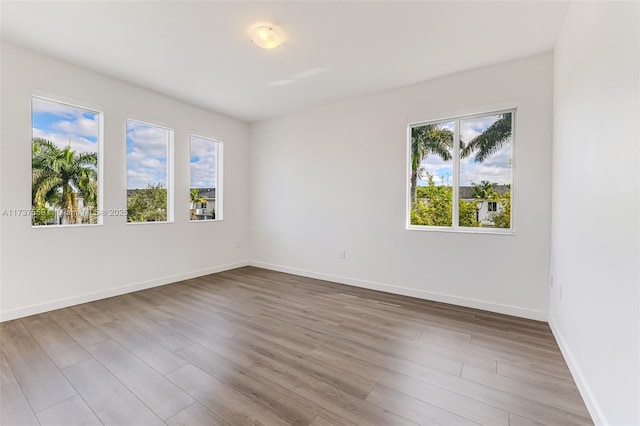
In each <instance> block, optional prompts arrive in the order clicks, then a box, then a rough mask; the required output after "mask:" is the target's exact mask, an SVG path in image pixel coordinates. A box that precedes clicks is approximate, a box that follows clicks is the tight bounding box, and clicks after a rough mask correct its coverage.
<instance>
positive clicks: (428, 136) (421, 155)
mask: <svg viewBox="0 0 640 426" xmlns="http://www.w3.org/2000/svg"><path fill="white" fill-rule="evenodd" d="M452 148H453V132H452V131H451V130H449V129H445V128H443V127H442V126H441V125H440V124H437V123H436V124H426V125H424V126H420V127H412V128H411V204H412V205H413V203H414V202H415V201H416V191H417V183H418V172H419V169H420V162H422V160H424V159H425V158H427V156H428V155H429V154H434V155H437V156H439V157H440V158H442V160H444V161H449V160H451V149H452Z"/></svg>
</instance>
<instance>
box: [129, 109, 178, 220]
mask: <svg viewBox="0 0 640 426" xmlns="http://www.w3.org/2000/svg"><path fill="white" fill-rule="evenodd" d="M172 140H173V130H171V129H169V128H166V127H161V126H156V125H154V124H149V123H143V122H140V121H136V120H131V119H127V222H130V223H140V222H170V221H172V217H171V208H170V207H171V206H170V202H169V201H170V195H171V194H170V190H171V188H170V185H169V166H170V163H169V162H170V158H169V153H170V150H171V143H172Z"/></svg>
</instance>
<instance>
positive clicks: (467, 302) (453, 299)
mask: <svg viewBox="0 0 640 426" xmlns="http://www.w3.org/2000/svg"><path fill="white" fill-rule="evenodd" d="M249 265H250V266H255V267H256V268H264V269H270V270H273V271H278V272H286V273H288V274H293V275H300V276H303V277H309V278H316V279H320V280H325V281H333V282H336V283H340V284H347V285H351V286H354V287H361V288H366V289H369V290H378V291H384V292H386V293H393V294H400V295H403V296H410V297H415V298H418V299H426V300H432V301H435V302H442V303H450V304H452V305H459V306H465V307H468V308H475V309H482V310H485V311H490V312H496V313H499V314H506V315H513V316H516V317H522V318H528V319H532V320H536V321H545V322H546V321H547V315H548V314H547V312H544V311H536V310H533V309H526V308H521V307H518V306H510V305H502V304H499V303H494V302H489V301H486V300H479V299H469V298H466V297H459V296H452V295H448V294H441V293H433V292H430V291H425V290H417V289H413V288H406V287H398V286H394V285H389V284H382V283H376V282H372V281H364V280H359V279H355V278H347V277H342V276H338V275H330V274H324V273H320V272H313V271H307V270H304V269H297V268H291V267H288V266H281V265H274V264H271V263H265V262H257V261H253V260H250V261H249Z"/></svg>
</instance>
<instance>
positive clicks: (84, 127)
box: [31, 98, 100, 152]
mask: <svg viewBox="0 0 640 426" xmlns="http://www.w3.org/2000/svg"><path fill="white" fill-rule="evenodd" d="M31 111H32V114H31V116H32V123H33V129H32V131H33V137H39V138H44V139H48V140H50V141H51V142H53V143H54V144H55V145H57V146H59V147H61V148H62V147H66V146H67V145H69V144H71V149H73V150H74V151H76V152H98V137H99V131H100V130H99V129H100V115H99V114H98V113H95V112H92V111H89V110H85V109H82V108H78V107H75V106H70V105H66V104H61V103H58V102H53V101H48V100H45V99H41V98H33V100H32V106H31Z"/></svg>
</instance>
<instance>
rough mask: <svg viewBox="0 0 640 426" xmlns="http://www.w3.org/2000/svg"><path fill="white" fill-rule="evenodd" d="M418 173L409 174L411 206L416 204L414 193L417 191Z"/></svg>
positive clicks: (415, 171) (414, 171)
mask: <svg viewBox="0 0 640 426" xmlns="http://www.w3.org/2000/svg"><path fill="white" fill-rule="evenodd" d="M417 185H418V171H417V170H413V171H412V172H411V205H412V206H413V203H415V202H416V191H417V190H418V187H417Z"/></svg>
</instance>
